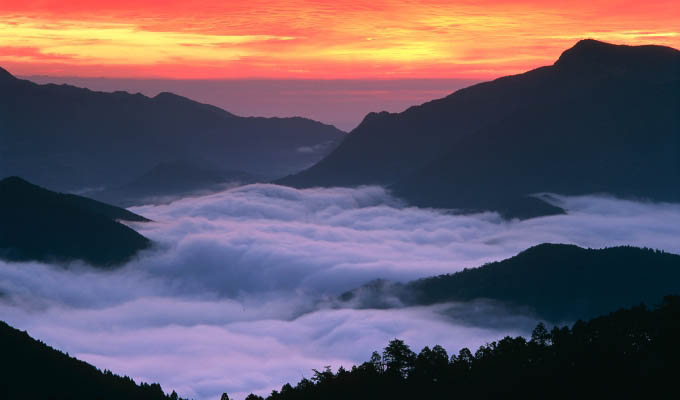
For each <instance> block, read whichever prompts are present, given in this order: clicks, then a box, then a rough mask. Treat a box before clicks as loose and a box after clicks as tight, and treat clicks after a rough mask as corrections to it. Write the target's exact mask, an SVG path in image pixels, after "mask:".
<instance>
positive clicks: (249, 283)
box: [0, 185, 680, 399]
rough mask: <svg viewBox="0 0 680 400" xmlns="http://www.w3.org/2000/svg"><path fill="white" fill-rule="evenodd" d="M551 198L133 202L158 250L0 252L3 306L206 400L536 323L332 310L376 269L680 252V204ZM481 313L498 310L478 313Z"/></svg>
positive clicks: (337, 195)
mask: <svg viewBox="0 0 680 400" xmlns="http://www.w3.org/2000/svg"><path fill="white" fill-rule="evenodd" d="M550 199H551V201H552V202H555V203H556V204H559V205H560V206H562V207H564V208H565V209H567V210H568V214H567V215H559V216H549V217H542V218H536V219H531V220H526V221H517V220H515V221H506V220H503V219H502V218H500V217H499V216H498V215H496V214H494V213H483V214H476V215H453V214H449V213H444V212H441V211H437V210H427V209H417V208H412V207H406V206H405V205H404V204H402V203H400V202H399V201H398V200H397V199H395V198H393V197H391V196H390V195H389V193H388V192H386V191H385V190H384V189H382V188H379V187H363V188H357V189H343V188H332V189H308V190H296V189H291V188H286V187H281V186H275V185H250V186H245V187H240V188H235V189H231V190H227V191H224V192H221V193H217V194H213V195H210V196H203V197H196V198H187V199H182V200H179V201H176V202H173V203H171V204H166V205H149V206H144V207H137V208H135V209H134V210H133V211H135V212H137V213H140V214H142V215H144V216H147V217H149V218H151V219H153V220H154V221H155V222H153V223H149V224H138V225H135V228H137V229H139V230H140V231H141V232H142V233H143V234H144V235H146V236H147V237H150V238H151V239H153V240H154V241H155V243H156V246H155V247H154V249H152V250H149V251H147V252H144V253H142V254H141V255H140V257H139V258H138V259H136V260H134V261H132V262H130V263H129V264H127V265H126V266H124V267H123V268H121V269H119V270H116V271H113V272H101V271H95V270H92V269H91V268H89V267H88V266H85V265H81V264H77V263H75V264H72V265H70V266H69V267H68V268H66V269H65V268H61V267H57V266H50V265H43V264H39V263H17V264H14V263H1V262H0V293H2V294H3V296H0V316H1V319H4V320H6V321H7V322H8V323H10V324H11V325H14V326H16V327H18V328H20V329H27V330H28V331H29V333H30V334H32V335H34V336H35V337H37V338H39V339H41V340H43V341H45V342H47V343H48V344H50V345H53V346H55V347H57V348H59V349H62V350H64V351H68V352H69V353H70V354H71V355H74V356H76V357H79V358H81V359H84V360H86V361H89V362H91V363H93V364H95V365H97V366H98V367H100V368H107V369H111V370H113V371H115V372H117V373H122V374H128V375H131V376H132V377H134V378H135V379H141V380H145V381H159V382H160V383H161V384H162V385H163V387H164V388H165V389H166V390H172V389H175V390H177V391H178V392H180V394H181V395H183V396H188V397H194V398H196V399H216V398H219V395H220V394H221V393H222V392H223V391H227V392H229V394H230V396H231V397H235V398H243V397H245V394H247V393H249V392H251V391H255V392H258V393H261V394H265V393H267V392H269V391H271V390H272V389H273V388H277V387H280V385H281V384H283V383H285V382H287V381H291V382H295V381H298V380H299V379H300V378H302V377H303V376H307V377H309V376H310V374H311V369H312V368H320V367H323V366H324V365H332V366H334V367H337V366H339V365H344V366H345V367H349V366H350V365H352V364H354V363H357V362H361V361H364V360H366V359H367V358H368V357H369V356H370V352H371V351H373V350H378V349H380V348H381V347H382V346H384V345H385V344H386V342H387V341H388V340H389V339H391V338H394V337H399V338H402V339H405V340H406V342H407V343H409V344H411V345H412V346H413V347H414V349H415V350H420V348H422V347H423V346H425V345H432V344H442V345H444V346H445V347H446V348H447V349H448V350H450V351H457V350H458V349H460V348H461V347H463V346H468V347H471V348H475V347H477V346H479V345H480V344H483V343H485V342H487V341H490V340H495V339H497V338H499V337H501V336H504V335H506V334H511V335H517V334H527V333H528V331H529V329H531V326H532V325H533V323H534V322H535V321H533V320H530V319H528V318H527V317H522V316H507V315H503V316H499V311H498V310H495V309H493V307H489V306H488V305H483V304H482V305H480V304H447V305H437V306H431V307H413V308H402V309H393V310H354V309H334V308H332V307H330V306H329V302H328V301H327V300H328V299H329V298H332V297H333V296H335V295H337V294H339V293H341V292H343V291H345V290H348V289H352V288H354V287H356V286H359V285H361V284H363V283H365V282H366V281H369V280H372V279H376V278H387V279H393V280H399V281H407V280H411V279H415V278H419V277H424V276H430V275H434V274H440V273H447V272H453V271H456V270H459V269H462V268H464V267H474V266H478V265H481V264H483V263H485V262H490V261H494V260H500V259H504V258H507V257H510V256H512V255H514V254H516V253H517V252H519V251H521V250H524V249H525V248H527V247H530V246H532V245H535V244H538V243H542V242H560V243H574V244H578V245H581V246H585V247H604V246H612V245H621V244H632V245H636V246H648V247H655V248H661V249H664V250H667V251H670V252H675V253H680V243H678V241H677V237H679V236H680V205H676V204H655V203H644V202H634V201H627V200H620V199H615V198H607V197H602V196H600V197H597V196H580V197H563V196H555V195H552V196H550ZM466 313H468V314H475V318H466V317H465V314H466ZM480 316H481V317H480ZM480 318H481V319H484V318H486V319H489V320H497V321H498V322H497V323H490V324H484V326H480V325H479V324H474V323H470V321H475V320H477V321H478V320H480Z"/></svg>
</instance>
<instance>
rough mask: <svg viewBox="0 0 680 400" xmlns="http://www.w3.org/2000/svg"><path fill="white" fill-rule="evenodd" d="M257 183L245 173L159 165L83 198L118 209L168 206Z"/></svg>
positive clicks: (188, 163)
mask: <svg viewBox="0 0 680 400" xmlns="http://www.w3.org/2000/svg"><path fill="white" fill-rule="evenodd" d="M258 180H262V178H257V177H255V176H253V175H251V174H248V173H246V172H241V171H226V170H220V169H216V168H211V167H207V166H199V165H195V164H192V163H190V162H179V161H176V162H167V163H161V164H159V165H157V166H156V167H154V168H152V169H151V170H150V171H147V172H146V173H144V174H142V175H141V176H140V177H138V178H136V179H133V180H132V181H130V182H128V183H126V184H123V185H119V186H114V187H109V188H105V189H103V190H96V189H95V190H90V191H86V192H84V193H82V194H83V195H86V196H88V197H92V198H93V199H97V200H101V201H105V202H109V203H112V204H116V205H118V206H121V207H130V206H133V205H140V204H149V203H152V204H158V203H165V202H170V201H172V200H176V199H177V198H179V197H184V196H188V195H200V194H207V193H210V192H215V191H219V190H224V189H226V188H228V187H229V186H236V185H243V184H248V183H253V182H256V181H258Z"/></svg>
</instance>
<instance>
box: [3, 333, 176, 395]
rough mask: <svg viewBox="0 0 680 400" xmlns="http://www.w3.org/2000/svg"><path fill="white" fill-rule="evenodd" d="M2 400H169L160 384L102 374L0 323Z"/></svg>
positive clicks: (106, 372) (86, 364)
mask: <svg viewBox="0 0 680 400" xmlns="http://www.w3.org/2000/svg"><path fill="white" fill-rule="evenodd" d="M0 354H2V363H0V377H1V378H0V398H2V399H8V400H9V399H50V400H91V399H100V400H120V399H131V400H166V399H170V398H176V397H171V396H166V395H165V394H164V393H163V390H162V389H161V386H160V385H159V384H157V383H154V384H146V383H142V384H140V385H137V384H136V383H135V382H134V381H133V380H132V379H130V378H128V377H121V376H118V375H115V374H113V373H111V372H110V371H104V372H102V371H100V370H98V369H97V368H95V367H93V366H92V365H90V364H88V363H86V362H83V361H80V360H78V359H76V358H73V357H69V355H68V354H64V353H62V352H61V351H58V350H55V349H53V348H52V347H49V346H47V345H46V344H44V343H42V342H40V341H37V340H35V339H33V338H31V337H30V336H29V335H28V333H26V332H22V331H19V330H17V329H14V328H12V327H11V326H9V325H7V324H6V323H4V322H2V321H0Z"/></svg>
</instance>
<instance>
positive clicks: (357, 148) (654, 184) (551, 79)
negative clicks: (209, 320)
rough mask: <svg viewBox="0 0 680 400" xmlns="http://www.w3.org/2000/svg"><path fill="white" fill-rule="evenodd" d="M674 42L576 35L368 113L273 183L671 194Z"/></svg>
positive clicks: (434, 196) (412, 191)
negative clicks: (516, 64)
mask: <svg viewBox="0 0 680 400" xmlns="http://www.w3.org/2000/svg"><path fill="white" fill-rule="evenodd" d="M679 89H680V52H679V51H677V50H675V49H671V48H667V47H660V46H636V47H631V46H615V45H610V44H606V43H602V42H597V41H594V40H584V41H581V42H579V43H578V44H577V45H576V46H574V47H573V48H572V49H569V50H567V51H565V52H564V53H563V54H562V56H561V57H560V58H559V60H558V61H557V62H556V63H555V64H554V65H552V66H548V67H542V68H538V69H536V70H533V71H529V72H527V73H524V74H521V75H516V76H509V77H504V78H500V79H497V80H495V81H492V82H486V83H482V84H479V85H475V86H472V87H469V88H466V89H462V90H459V91H457V92H456V93H454V94H452V95H450V96H448V97H446V98H444V99H440V100H435V101H432V102H429V103H425V104H423V105H421V106H417V107H412V108H410V109H409V110H407V111H405V112H403V113H401V114H388V113H381V114H370V115H369V116H367V117H366V119H365V121H364V122H363V123H362V124H361V125H360V126H359V127H358V128H357V129H356V130H354V131H352V132H351V133H350V135H349V136H348V137H347V139H346V140H345V141H344V142H343V143H342V144H341V145H340V146H339V147H338V148H337V149H336V150H335V151H334V152H333V153H331V154H330V155H329V156H327V157H326V158H325V159H324V160H322V161H320V162H319V163H317V164H316V165H315V166H313V167H312V168H310V169H308V170H305V171H303V172H301V173H299V174H296V175H293V176H290V177H287V178H285V179H283V180H281V181H280V182H281V183H283V184H287V185H292V186H296V187H310V186H333V185H341V186H353V185H361V184H374V183H377V184H383V185H393V187H392V188H393V190H394V192H395V193H396V194H397V195H399V196H401V197H403V198H405V199H407V200H409V201H410V202H411V203H412V204H416V205H420V206H432V207H443V208H457V209H464V210H475V211H478V210H488V209H491V210H497V211H501V212H502V213H503V214H505V215H506V216H510V217H514V216H517V217H531V216H536V215H544V214H549V213H553V212H556V211H559V210H557V209H555V208H552V207H546V206H544V205H541V204H540V202H538V201H537V200H534V199H527V197H526V196H527V195H529V194H532V193H536V192H545V191H555V192H559V193H565V194H570V193H592V192H608V193H613V194H617V195H623V196H638V197H646V198H651V199H655V200H668V201H679V200H680V188H679V187H678V186H677V185H669V184H668V182H677V181H678V178H680V113H679V112H678V110H680V90H679Z"/></svg>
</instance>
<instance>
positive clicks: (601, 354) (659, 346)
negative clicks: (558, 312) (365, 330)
mask: <svg viewBox="0 0 680 400" xmlns="http://www.w3.org/2000/svg"><path fill="white" fill-rule="evenodd" d="M660 303H661V304H660V305H658V306H655V307H654V308H653V309H649V308H647V307H645V306H644V305H640V306H637V307H633V308H631V309H626V310H623V309H620V310H619V311H616V312H613V313H611V314H609V315H606V316H602V317H598V318H595V319H592V320H590V321H587V322H583V321H578V322H576V323H574V324H573V325H572V326H571V328H570V327H567V326H563V327H557V326H555V327H553V328H552V329H550V330H549V329H548V328H547V327H546V326H545V325H543V324H539V325H537V326H536V328H535V329H534V330H533V332H532V334H531V338H530V339H528V338H524V337H522V336H518V337H514V338H512V337H510V336H506V337H505V338H503V339H501V340H498V341H494V342H491V343H487V344H485V345H483V346H481V347H479V348H478V349H477V351H475V352H474V353H473V352H472V351H470V349H468V348H463V349H460V351H458V353H457V354H456V353H454V354H452V355H451V357H450V358H449V354H448V353H447V351H446V350H445V349H444V348H443V347H441V346H437V345H435V346H433V347H432V348H430V347H429V346H426V347H424V348H423V349H422V350H421V351H420V353H418V354H416V353H415V352H414V351H413V350H411V348H410V347H409V346H408V345H407V344H406V343H404V342H403V341H402V340H399V339H393V340H391V341H390V342H389V344H388V345H387V346H386V347H385V348H384V350H383V351H382V354H381V353H379V352H377V351H375V352H373V354H372V355H371V358H370V361H367V362H365V363H363V364H361V365H355V366H353V367H352V368H351V369H345V368H342V367H340V368H338V370H337V372H333V371H332V370H331V369H330V367H326V368H325V369H323V370H314V375H313V376H312V377H311V379H308V378H303V379H302V380H301V381H300V382H299V383H298V384H297V385H295V386H292V385H290V384H285V385H283V386H282V387H281V390H280V391H277V390H275V391H273V392H272V393H271V395H269V396H267V400H312V399H315V400H316V399H324V400H345V399H356V400H363V399H370V400H373V399H394V400H402V399H403V400H406V399H408V400H411V399H428V400H429V399H450V398H462V399H481V400H487V399H488V400H491V399H531V400H534V399H535V400H538V399H546V398H550V399H560V400H561V399H565V400H567V399H568V400H572V399H588V400H599V399H646V398H650V399H667V398H668V399H670V398H674V397H676V394H677V383H676V382H677V368H676V367H673V366H674V365H676V363H677V360H678V357H680V341H678V335H680V296H677V295H676V296H665V297H664V298H663V301H660ZM455 350H458V349H455ZM246 400H264V399H263V398H262V397H260V396H256V395H254V394H251V395H249V396H248V397H246Z"/></svg>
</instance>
